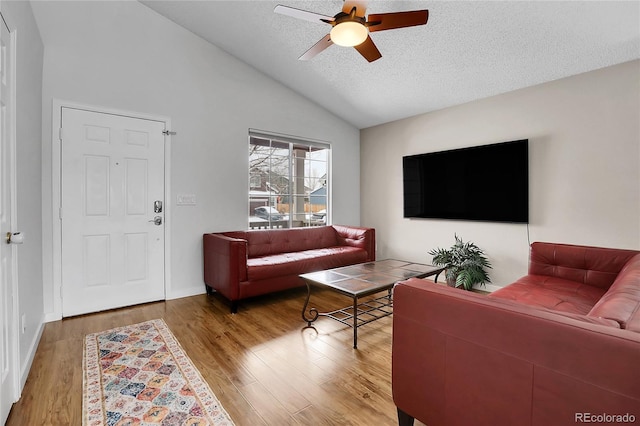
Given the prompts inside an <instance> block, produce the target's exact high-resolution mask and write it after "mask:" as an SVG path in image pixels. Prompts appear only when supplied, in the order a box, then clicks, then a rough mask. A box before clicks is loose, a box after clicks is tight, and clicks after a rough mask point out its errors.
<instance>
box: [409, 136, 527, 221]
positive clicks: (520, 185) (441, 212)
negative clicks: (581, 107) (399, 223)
mask: <svg viewBox="0 0 640 426" xmlns="http://www.w3.org/2000/svg"><path fill="white" fill-rule="evenodd" d="M402 166H403V167H402V170H403V183H404V217H407V218H430V219H461V220H478V221H490V222H512V223H528V222H529V141H528V139H523V140H517V141H511V142H503V143H497V144H492V145H482V146H474V147H470V148H462V149H453V150H449V151H440V152H431V153H427V154H420V155H411V156H405V157H403V158H402Z"/></svg>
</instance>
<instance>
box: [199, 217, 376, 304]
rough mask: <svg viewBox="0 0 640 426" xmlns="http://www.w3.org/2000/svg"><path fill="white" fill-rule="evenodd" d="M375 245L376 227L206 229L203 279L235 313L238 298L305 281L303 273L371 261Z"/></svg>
mask: <svg viewBox="0 0 640 426" xmlns="http://www.w3.org/2000/svg"><path fill="white" fill-rule="evenodd" d="M375 248H376V240H375V229H373V228H359V227H353V226H340V225H333V226H319V227H311V228H291V229H269V230H251V231H234V232H222V233H213V234H204V235H203V254H204V282H205V284H206V286H207V292H209V293H210V292H212V290H215V291H217V292H219V293H220V294H222V295H223V296H224V297H225V298H227V299H228V300H230V301H231V311H232V312H237V308H238V301H239V300H242V299H245V298H248V297H253V296H259V295H263V294H267V293H272V292H275V291H279V290H285V289H288V288H292V287H299V286H303V285H304V282H303V281H302V280H301V279H300V278H299V277H298V275H300V274H304V273H307V272H314V271H319V270H322V269H330V268H337V267H340V266H347V265H353V264H356V263H363V262H371V261H373V260H375V256H376V255H375Z"/></svg>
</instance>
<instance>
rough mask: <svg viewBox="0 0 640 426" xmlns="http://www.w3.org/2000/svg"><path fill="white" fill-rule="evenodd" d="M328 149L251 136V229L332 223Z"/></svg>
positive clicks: (289, 139) (306, 143) (309, 143)
mask: <svg viewBox="0 0 640 426" xmlns="http://www.w3.org/2000/svg"><path fill="white" fill-rule="evenodd" d="M329 151H330V147H329V145H328V144H322V143H316V142H307V141H303V140H300V141H298V140H293V139H291V138H282V137H281V138H276V137H273V138H271V137H265V136H263V135H260V136H256V135H252V134H250V136H249V227H250V228H295V227H304V226H319V225H325V224H327V221H328V214H327V212H328V202H327V200H328V184H329V181H328V170H329V167H328V165H329Z"/></svg>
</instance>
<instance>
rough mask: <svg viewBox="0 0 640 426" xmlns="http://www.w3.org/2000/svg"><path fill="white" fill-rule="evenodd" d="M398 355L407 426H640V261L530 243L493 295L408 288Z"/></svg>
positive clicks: (397, 297)
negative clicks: (518, 272) (520, 266)
mask: <svg viewBox="0 0 640 426" xmlns="http://www.w3.org/2000/svg"><path fill="white" fill-rule="evenodd" d="M392 354H393V362H392V369H393V371H392V382H393V399H394V402H395V404H396V406H397V407H398V418H399V422H400V424H401V425H410V424H413V419H414V418H417V419H419V420H420V421H422V422H423V423H425V424H427V425H429V426H442V425H447V426H451V425H462V426H466V425H471V424H473V425H523V426H524V425H535V426H547V425H554V426H561V425H576V424H580V423H593V422H594V421H595V422H598V423H600V424H613V423H620V424H623V423H624V422H625V421H626V422H627V423H629V420H634V421H635V422H640V252H638V251H634V250H620V249H607V248H598V247H586V246H575V245H566V244H553V243H533V244H532V245H531V255H530V263H529V273H528V275H526V276H524V277H523V278H521V279H519V280H518V281H516V282H515V283H513V284H511V285H508V286H507V287H504V288H502V289H500V290H498V291H496V292H494V293H492V294H491V295H489V296H485V295H482V294H478V293H471V292H466V291H461V290H459V289H454V288H450V287H445V286H442V285H437V284H433V283H430V282H428V281H425V280H419V279H410V280H407V281H405V282H402V283H399V284H397V285H396V286H395V289H394V313H393V350H392ZM625 419H626V420H625ZM632 423H633V422H632Z"/></svg>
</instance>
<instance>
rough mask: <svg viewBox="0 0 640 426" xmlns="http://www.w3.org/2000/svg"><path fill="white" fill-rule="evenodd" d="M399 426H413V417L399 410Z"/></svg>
mask: <svg viewBox="0 0 640 426" xmlns="http://www.w3.org/2000/svg"><path fill="white" fill-rule="evenodd" d="M398 426H413V417H411V416H410V415H408V414H407V413H405V412H404V411H402V410H401V409H399V408H398Z"/></svg>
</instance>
